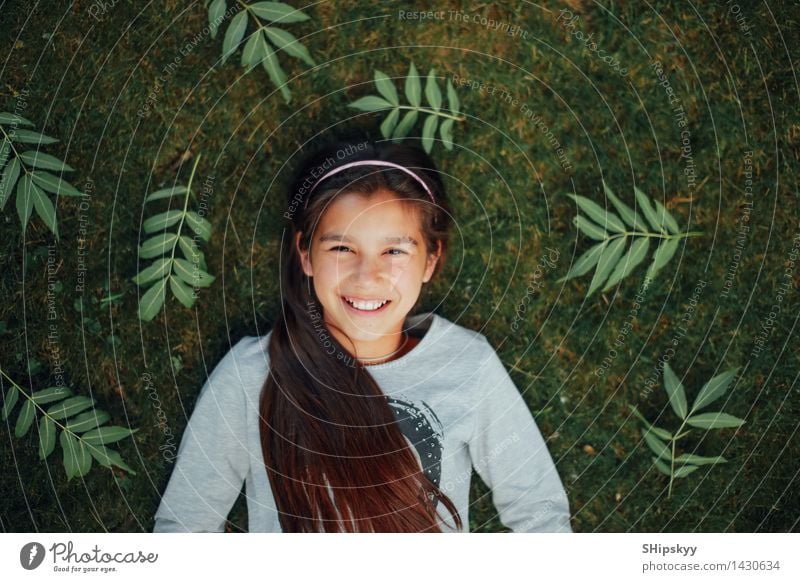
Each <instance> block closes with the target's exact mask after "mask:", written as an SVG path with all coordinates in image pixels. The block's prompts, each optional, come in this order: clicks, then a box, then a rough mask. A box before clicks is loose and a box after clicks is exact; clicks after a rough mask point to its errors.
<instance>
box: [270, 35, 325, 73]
mask: <svg viewBox="0 0 800 582" xmlns="http://www.w3.org/2000/svg"><path fill="white" fill-rule="evenodd" d="M264 32H266V33H267V36H268V37H269V40H271V41H272V43H273V44H274V45H275V46H277V47H278V48H279V49H281V50H282V51H284V52H285V53H286V54H288V55H291V56H293V57H296V58H298V59H300V60H301V61H303V62H304V63H306V64H307V65H310V66H312V67H313V66H315V65H316V64H317V63H315V62H314V59H312V58H311V54H310V53H309V52H308V49H307V48H306V47H304V46H303V45H302V44H301V43H300V41H299V40H297V37H296V36H295V35H293V34H292V33H291V32H288V31H286V30H282V29H280V28H273V27H271V26H266V27H264Z"/></svg>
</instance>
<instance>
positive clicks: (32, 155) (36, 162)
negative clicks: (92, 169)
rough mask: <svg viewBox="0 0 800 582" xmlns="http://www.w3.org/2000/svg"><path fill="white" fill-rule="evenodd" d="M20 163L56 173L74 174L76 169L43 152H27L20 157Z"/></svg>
mask: <svg viewBox="0 0 800 582" xmlns="http://www.w3.org/2000/svg"><path fill="white" fill-rule="evenodd" d="M19 159H20V161H22V162H23V163H26V164H28V165H29V166H33V167H34V168H41V169H43V170H54V171H56V172H72V171H73V170H74V169H75V168H73V167H72V166H70V165H69V164H65V163H64V162H62V161H61V160H59V159H58V158H56V157H54V156H51V155H50V154H45V153H42V152H34V151H27V152H22V153H21V154H20V155H19Z"/></svg>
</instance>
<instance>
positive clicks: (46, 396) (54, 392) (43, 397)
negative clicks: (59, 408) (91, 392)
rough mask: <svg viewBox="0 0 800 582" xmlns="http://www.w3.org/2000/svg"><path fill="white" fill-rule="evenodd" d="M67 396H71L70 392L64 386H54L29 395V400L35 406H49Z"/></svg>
mask: <svg viewBox="0 0 800 582" xmlns="http://www.w3.org/2000/svg"><path fill="white" fill-rule="evenodd" d="M68 396H72V392H71V391H70V389H69V388H67V387H66V386H54V387H52V388H45V389H44V390H39V391H38V392H34V393H33V394H31V398H32V399H33V401H34V402H35V403H36V404H39V405H41V404H50V403H51V402H56V401H58V400H63V399H64V398H67V397H68Z"/></svg>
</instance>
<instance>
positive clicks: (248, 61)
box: [241, 29, 266, 72]
mask: <svg viewBox="0 0 800 582" xmlns="http://www.w3.org/2000/svg"><path fill="white" fill-rule="evenodd" d="M265 49H266V46H265V42H264V37H263V35H262V34H261V30H260V29H259V30H256V31H254V32H253V33H252V34H251V35H250V36H249V37H248V39H247V42H246V43H244V48H243V49H242V58H241V64H242V66H243V67H244V68H245V70H246V71H247V72H250V71H251V70H252V69H253V68H254V67H255V66H257V65H258V64H259V63H260V62H261V61H262V60H263V59H264V57H265V56H266V54H265Z"/></svg>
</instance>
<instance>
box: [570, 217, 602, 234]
mask: <svg viewBox="0 0 800 582" xmlns="http://www.w3.org/2000/svg"><path fill="white" fill-rule="evenodd" d="M572 222H573V223H574V224H575V226H577V227H578V230H580V231H581V232H582V233H583V234H585V235H586V236H588V237H589V238H593V239H594V240H606V239H607V238H608V233H606V231H604V230H603V229H602V228H600V227H599V226H597V225H596V224H595V223H594V222H591V221H590V220H588V219H587V218H585V217H584V216H581V215H580V214H578V215H576V216H575V218H573V219H572Z"/></svg>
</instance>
